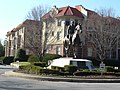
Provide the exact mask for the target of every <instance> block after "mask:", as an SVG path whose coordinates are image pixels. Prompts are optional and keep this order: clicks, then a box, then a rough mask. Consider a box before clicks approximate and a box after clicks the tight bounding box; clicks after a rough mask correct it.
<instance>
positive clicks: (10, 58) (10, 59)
mask: <svg viewBox="0 0 120 90" xmlns="http://www.w3.org/2000/svg"><path fill="white" fill-rule="evenodd" d="M2 59H3V60H2V61H3V63H4V64H7V65H10V63H12V62H14V57H13V56H9V57H3V58H2Z"/></svg>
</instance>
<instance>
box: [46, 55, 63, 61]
mask: <svg viewBox="0 0 120 90" xmlns="http://www.w3.org/2000/svg"><path fill="white" fill-rule="evenodd" d="M60 57H62V56H61V55H57V54H45V56H44V60H46V62H47V61H48V60H53V59H57V58H60Z"/></svg>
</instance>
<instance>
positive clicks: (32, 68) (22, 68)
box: [19, 65, 60, 75]
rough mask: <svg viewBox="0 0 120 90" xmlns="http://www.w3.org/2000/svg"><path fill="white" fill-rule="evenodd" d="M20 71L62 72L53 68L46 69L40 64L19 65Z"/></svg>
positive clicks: (57, 73) (32, 72)
mask: <svg viewBox="0 0 120 90" xmlns="http://www.w3.org/2000/svg"><path fill="white" fill-rule="evenodd" d="M19 70H20V71H23V72H24V73H28V74H38V75H40V74H46V75H47V74H56V75H59V74H60V72H59V71H58V70H53V69H44V68H41V67H39V66H34V65H26V66H20V67H19Z"/></svg>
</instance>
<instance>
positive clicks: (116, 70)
mask: <svg viewBox="0 0 120 90" xmlns="http://www.w3.org/2000/svg"><path fill="white" fill-rule="evenodd" d="M106 70H107V72H120V69H114V67H113V66H106Z"/></svg>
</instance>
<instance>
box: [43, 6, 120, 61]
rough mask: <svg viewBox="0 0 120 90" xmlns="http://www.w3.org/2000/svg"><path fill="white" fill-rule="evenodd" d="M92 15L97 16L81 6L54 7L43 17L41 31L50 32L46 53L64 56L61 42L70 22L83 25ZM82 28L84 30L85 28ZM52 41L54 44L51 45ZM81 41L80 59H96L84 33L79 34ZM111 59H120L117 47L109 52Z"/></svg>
mask: <svg viewBox="0 0 120 90" xmlns="http://www.w3.org/2000/svg"><path fill="white" fill-rule="evenodd" d="M92 14H97V13H96V12H94V11H91V10H88V9H86V8H84V7H83V6H82V5H78V6H75V7H70V6H66V7H61V8H57V7H56V6H54V7H53V8H52V9H51V10H50V11H49V12H48V13H47V14H45V15H44V16H43V26H44V27H43V31H44V32H45V31H49V30H51V34H50V33H49V36H50V38H49V41H48V43H47V44H48V46H47V52H48V53H53V54H60V55H62V56H64V55H65V48H64V44H63V41H64V37H65V36H66V35H67V34H68V31H67V28H68V26H69V25H70V23H71V22H72V21H74V22H75V24H78V23H81V24H83V23H84V22H85V21H86V20H87V18H88V17H90V16H91V15H92ZM51 17H52V18H54V22H52V25H51V26H50V27H49V25H48V21H49V18H51ZM84 25H85V24H84ZM82 27H83V28H84V27H85V26H82ZM84 30H85V28H84ZM43 36H44V34H43ZM55 37H56V38H55ZM52 40H53V41H54V42H52V43H51V41H52ZM81 40H82V47H81V48H82V49H81V52H82V56H81V57H82V58H86V57H97V55H96V50H95V48H94V47H93V44H92V43H91V42H89V41H88V40H87V39H86V38H85V34H84V31H83V33H82V34H81ZM118 42H119V41H118ZM112 57H114V59H115V60H118V59H120V49H119V45H117V47H116V48H115V50H114V52H112V51H111V55H110V58H111V59H112Z"/></svg>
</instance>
